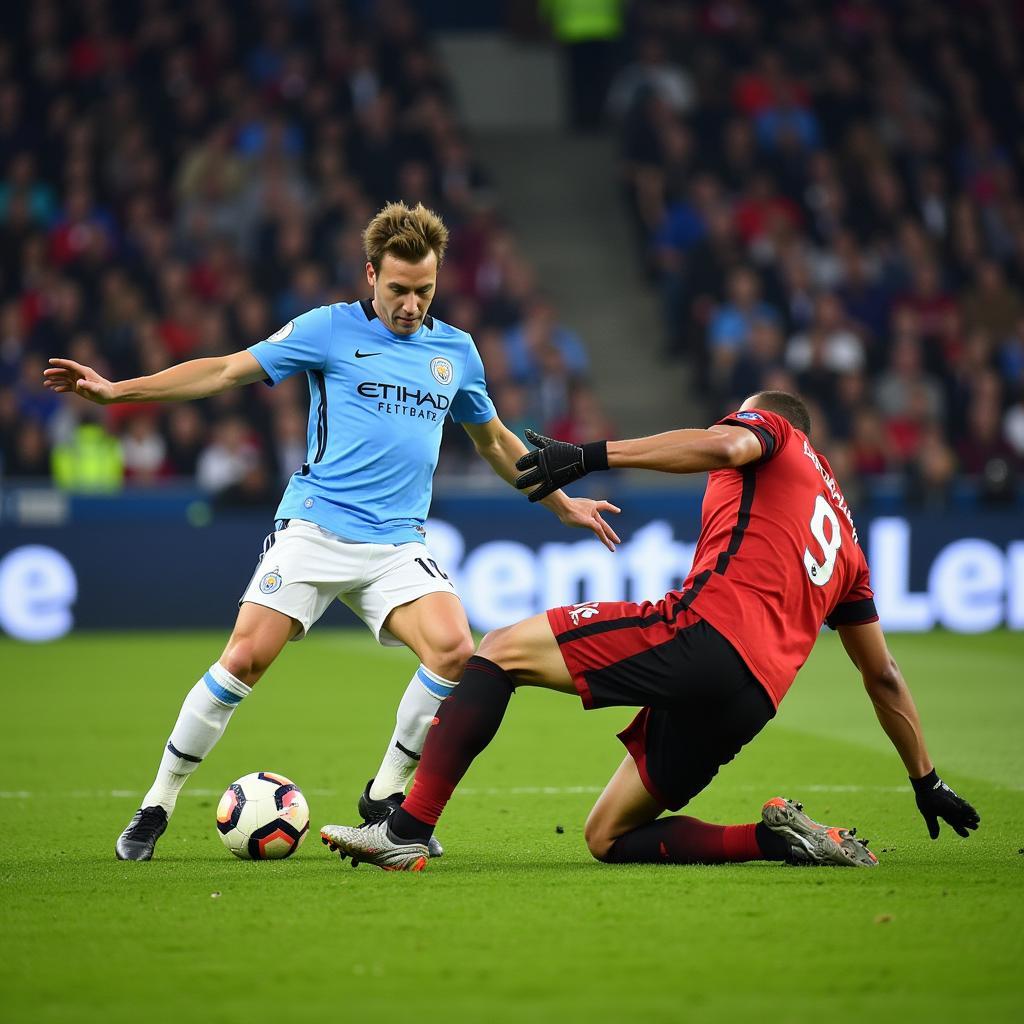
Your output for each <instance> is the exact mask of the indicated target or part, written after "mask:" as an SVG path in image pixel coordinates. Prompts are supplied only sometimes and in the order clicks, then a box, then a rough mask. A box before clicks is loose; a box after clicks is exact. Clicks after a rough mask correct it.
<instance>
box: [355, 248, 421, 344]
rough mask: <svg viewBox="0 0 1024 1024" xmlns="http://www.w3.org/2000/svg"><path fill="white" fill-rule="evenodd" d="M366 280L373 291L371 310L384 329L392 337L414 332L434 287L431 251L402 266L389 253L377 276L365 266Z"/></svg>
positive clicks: (400, 261) (402, 263) (370, 265)
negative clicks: (392, 334) (417, 259)
mask: <svg viewBox="0 0 1024 1024" xmlns="http://www.w3.org/2000/svg"><path fill="white" fill-rule="evenodd" d="M366 280H367V281H369V282H370V287H371V288H372V289H373V308H374V309H375V310H376V311H377V316H379V317H380V318H381V321H382V322H383V324H384V326H385V327H387V328H388V330H390V331H394V332H395V334H412V333H414V332H415V331H418V330H419V328H420V324H422V323H423V318H424V317H425V316H426V315H427V310H428V309H429V308H430V303H431V301H432V300H433V298H434V289H435V287H436V286H437V256H436V255H435V254H434V253H433V252H432V251H431V252H429V253H428V254H427V256H426V257H425V258H424V259H422V260H420V262H419V263H406V262H405V260H400V259H397V258H396V257H394V256H392V255H391V254H390V253H387V254H385V256H384V259H382V260H381V261H380V273H377V272H376V271H375V270H374V269H373V264H372V263H367V264H366Z"/></svg>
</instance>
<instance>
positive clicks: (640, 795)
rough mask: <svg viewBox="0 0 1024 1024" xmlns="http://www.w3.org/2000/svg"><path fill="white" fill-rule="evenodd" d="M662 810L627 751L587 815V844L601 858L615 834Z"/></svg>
mask: <svg viewBox="0 0 1024 1024" xmlns="http://www.w3.org/2000/svg"><path fill="white" fill-rule="evenodd" d="M664 810H665V808H664V806H663V805H662V804H661V803H659V802H658V801H657V800H655V799H654V797H653V796H651V794H650V793H648V792H647V788H646V787H645V786H644V784H643V780H642V779H641V778H640V773H639V772H638V771H637V770H636V762H635V761H634V760H633V758H631V757H630V756H629V755H628V754H627V755H626V756H625V757H624V758H623V760H622V764H620V765H619V767H618V768H616V769H615V774H614V775H613V776H612V777H611V779H609V780H608V785H607V786H605V787H604V792H603V793H602V794H601V795H600V796H599V797H598V798H597V803H595V804H594V806H593V809H592V810H591V812H590V815H589V817H588V818H587V824H586V828H585V830H584V835H585V836H586V840H587V847H588V849H589V850H590V852H591V853H592V854H593V855H594V856H595V857H596V858H597V859H598V860H605V859H606V858H607V856H608V852H609V851H610V850H611V848H612V846H613V845H614V843H615V840H616V839H618V838H619V836H622V835H625V834H626V833H627V832H632V831H633V830H634V829H636V828H640V827H641V826H642V825H648V824H650V823H651V822H652V821H654V820H655V819H656V818H657V817H658V815H660V814H661V812H662V811H664Z"/></svg>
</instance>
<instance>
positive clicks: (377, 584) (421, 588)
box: [238, 519, 458, 647]
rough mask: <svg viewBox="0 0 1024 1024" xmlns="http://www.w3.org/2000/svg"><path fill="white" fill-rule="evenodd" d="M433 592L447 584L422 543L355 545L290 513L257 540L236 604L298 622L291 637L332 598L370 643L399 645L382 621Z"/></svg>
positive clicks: (443, 589) (306, 626) (449, 586)
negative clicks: (357, 621)
mask: <svg viewBox="0 0 1024 1024" xmlns="http://www.w3.org/2000/svg"><path fill="white" fill-rule="evenodd" d="M435 593H443V594H454V593H455V587H454V586H453V584H452V582H451V580H450V579H448V577H447V576H446V575H445V573H444V571H443V570H442V569H441V568H440V567H439V566H438V564H437V562H435V561H434V559H433V558H431V556H430V551H429V550H428V549H427V546H426V545H425V544H417V543H415V542H411V543H408V544H363V543H358V542H355V541H348V540H343V539H342V538H341V537H338V536H336V535H335V534H333V533H331V532H330V531H328V530H325V529H323V528H322V527H320V526H317V525H316V523H310V522H307V521H306V520H304V519H292V520H289V522H288V524H287V526H286V527H284V529H280V530H276V531H275V532H274V533H272V534H271V535H270V536H269V537H268V538H267V539H266V541H265V542H264V545H263V554H262V555H260V560H259V563H258V564H257V566H256V571H255V572H254V573H253V576H252V579H251V580H250V581H249V585H248V586H247V587H246V588H245V593H244V594H242V597H241V599H240V600H239V602H238V603H239V604H240V605H241V604H243V603H244V602H246V601H249V602H250V603H252V604H260V605H263V606H264V607H266V608H273V609H274V611H278V612H281V613H282V614H284V615H290V616H291V617H292V618H293V619H296V620H298V622H299V623H301V625H302V632H301V633H298V634H297V635H296V636H294V637H293V638H292V639H293V640H301V639H302V638H303V637H304V636H305V635H306V633H307V632H308V630H309V628H310V626H312V625H313V623H314V622H316V621H317V619H319V618H320V616H321V615H323V613H324V612H325V611H327V609H328V607H329V606H330V604H331V602H332V601H334V600H335V599H338V600H339V601H343V602H344V603H345V604H347V605H348V606H349V608H351V609H352V611H354V612H355V613H356V615H358V616H359V618H361V619H362V620H363V622H365V623H366V625H367V626H369V628H370V631H371V632H372V633H373V635H374V636H375V637H376V639H377V642H378V643H380V644H383V645H384V646H385V647H401V646H402V642H401V641H400V640H398V639H397V638H396V637H394V636H392V634H391V633H389V632H388V631H387V630H386V629H385V628H384V620H385V619H386V618H387V617H388V615H389V614H390V613H391V611H392V609H394V608H397V607H398V606H399V605H402V604H408V603H409V602H410V601H415V600H416V599H417V598H418V597H423V596H424V595H426V594H435ZM456 596H458V595H456Z"/></svg>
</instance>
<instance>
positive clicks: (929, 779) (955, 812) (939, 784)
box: [910, 768, 981, 839]
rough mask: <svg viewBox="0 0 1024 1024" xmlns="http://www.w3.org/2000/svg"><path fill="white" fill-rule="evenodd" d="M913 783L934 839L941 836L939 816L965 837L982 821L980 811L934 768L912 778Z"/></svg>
mask: <svg viewBox="0 0 1024 1024" xmlns="http://www.w3.org/2000/svg"><path fill="white" fill-rule="evenodd" d="M910 784H911V785H912V786H913V787H914V796H915V797H917V809H918V810H919V811H920V812H921V816H922V817H923V818H924V820H925V824H926V825H927V826H928V835H930V836H931V837H932V839H938V838H939V818H942V820H943V821H945V822H946V824H947V825H949V827H950V828H951V829H952V830H953V831H954V832H955V833H956V834H957V835H958V836H963V838H964V839H966V838H967V836H968V829H970V830H971V831H974V830H975V829H977V827H978V825H979V824H981V817H980V816H979V814H978V812H977V811H976V810H975V809H974V808H973V807H972V806H971V805H970V804H969V803H968V802H967V801H966V800H964V798H963V797H961V796H957V794H956V793H954V792H953V790H952V789H950V788H949V786H947V785H946V784H945V783H944V782H943V781H942V779H940V778H939V776H938V774H937V773H936V771H935V769H934V768H933V769H932V770H931V771H930V772H929V773H928V774H927V775H925V776H924V777H923V778H920V779H911V780H910Z"/></svg>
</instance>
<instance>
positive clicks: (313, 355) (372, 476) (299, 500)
mask: <svg viewBox="0 0 1024 1024" xmlns="http://www.w3.org/2000/svg"><path fill="white" fill-rule="evenodd" d="M249 351H250V352H251V353H252V354H253V355H254V356H255V357H256V359H257V360H258V361H259V363H260V365H261V366H262V367H263V369H264V370H266V372H267V377H268V378H269V381H268V383H270V384H272V385H273V384H276V383H278V382H279V381H282V380H284V379H285V377H289V376H291V375H292V374H293V373H298V372H299V371H300V370H304V371H305V372H306V376H307V377H308V378H309V393H310V405H309V426H308V428H307V443H308V447H309V452H308V455H307V461H306V463H305V465H303V466H302V468H301V469H300V470H299V471H298V472H297V473H295V474H294V475H293V476H292V478H291V480H289V482H288V486H287V488H286V489H285V492H284V496H283V497H282V498H281V504H280V505H279V506H278V509H277V518H279V519H308V520H310V521H311V522H314V523H316V524H317V525H318V526H322V527H323V528H324V529H325V530H330V531H331V533H335V534H337V535H338V536H339V537H344V538H346V539H347V540H353V541H367V542H371V543H376V544H402V543H405V542H407V541H420V542H422V541H423V538H424V527H423V524H424V522H425V520H426V518H427V512H428V510H429V508H430V495H431V483H432V480H433V476H434V470H435V468H436V467H437V456H438V452H439V450H440V447H441V428H442V426H443V425H444V420H445V417H446V416H451V417H452V419H454V420H455V421H456V422H458V423H486V422H487V421H488V420H490V419H492V418H493V417H494V415H495V412H494V404H493V403H492V402H491V399H490V397H489V396H488V394H487V386H486V383H485V381H484V367H483V363H482V362H481V360H480V354H479V353H478V352H477V350H476V346H475V345H474V344H473V339H472V338H471V337H470V336H469V335H468V334H467V333H466V332H465V331H460V330H459V329H458V328H456V327H450V326H449V325H448V324H446V323H442V322H441V321H440V320H437V319H434V318H433V317H429V316H428V317H426V318H425V320H424V322H423V323H422V324H421V325H420V328H419V330H417V331H416V332H415V333H414V334H410V335H400V334H395V333H393V332H392V331H390V330H388V328H387V327H385V326H384V324H383V323H382V322H381V321H380V319H379V318H378V317H377V314H376V313H375V312H374V309H373V305H372V303H371V302H370V301H369V300H368V299H365V300H363V301H362V302H351V303H345V302H339V303H335V304H334V305H331V306H320V307H319V308H318V309H312V310H310V311H309V312H308V313H303V314H302V316H300V317H296V318H295V320H293V321H291V323H288V324H285V326H284V327H282V328H281V329H280V330H279V331H277V332H276V333H275V334H272V335H271V336H270V337H269V338H267V339H266V341H261V342H258V343H257V344H255V345H253V346H252V347H251V348H250V349H249Z"/></svg>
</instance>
